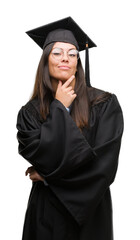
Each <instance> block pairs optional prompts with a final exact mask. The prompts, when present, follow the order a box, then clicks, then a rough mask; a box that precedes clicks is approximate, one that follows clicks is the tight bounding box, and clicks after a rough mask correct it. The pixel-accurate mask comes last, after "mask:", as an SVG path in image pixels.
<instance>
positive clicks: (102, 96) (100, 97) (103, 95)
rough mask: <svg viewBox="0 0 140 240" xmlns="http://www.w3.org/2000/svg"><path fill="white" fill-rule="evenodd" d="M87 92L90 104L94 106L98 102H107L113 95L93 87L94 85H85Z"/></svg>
mask: <svg viewBox="0 0 140 240" xmlns="http://www.w3.org/2000/svg"><path fill="white" fill-rule="evenodd" d="M87 93H88V97H89V101H90V104H91V105H92V106H95V105H97V104H99V103H104V102H107V101H108V100H109V99H111V98H112V96H113V94H112V93H110V92H108V91H104V90H101V89H98V88H95V87H87Z"/></svg>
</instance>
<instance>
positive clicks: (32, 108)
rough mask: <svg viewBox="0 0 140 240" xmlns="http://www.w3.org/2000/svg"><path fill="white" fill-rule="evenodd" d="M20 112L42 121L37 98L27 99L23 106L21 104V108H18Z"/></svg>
mask: <svg viewBox="0 0 140 240" xmlns="http://www.w3.org/2000/svg"><path fill="white" fill-rule="evenodd" d="M20 112H23V113H24V114H27V115H30V116H32V117H33V118H35V119H36V120H38V121H39V122H42V121H43V119H42V117H41V115H40V102H39V100H38V98H34V99H31V100H29V101H28V102H27V103H26V104H25V105H24V106H22V108H21V109H20Z"/></svg>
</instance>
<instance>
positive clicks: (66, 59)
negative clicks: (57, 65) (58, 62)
mask: <svg viewBox="0 0 140 240" xmlns="http://www.w3.org/2000/svg"><path fill="white" fill-rule="evenodd" d="M68 60H69V59H68V54H67V52H66V51H64V52H63V57H62V61H65V62H68Z"/></svg>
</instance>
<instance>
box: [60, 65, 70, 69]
mask: <svg viewBox="0 0 140 240" xmlns="http://www.w3.org/2000/svg"><path fill="white" fill-rule="evenodd" d="M58 68H59V69H63V70H69V69H70V67H68V66H65V65H62V66H58Z"/></svg>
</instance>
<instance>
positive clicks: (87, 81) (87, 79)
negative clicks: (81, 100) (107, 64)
mask: <svg viewBox="0 0 140 240" xmlns="http://www.w3.org/2000/svg"><path fill="white" fill-rule="evenodd" d="M85 78H86V85H87V86H88V87H91V84H90V70H89V50H88V42H86V58H85Z"/></svg>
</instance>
